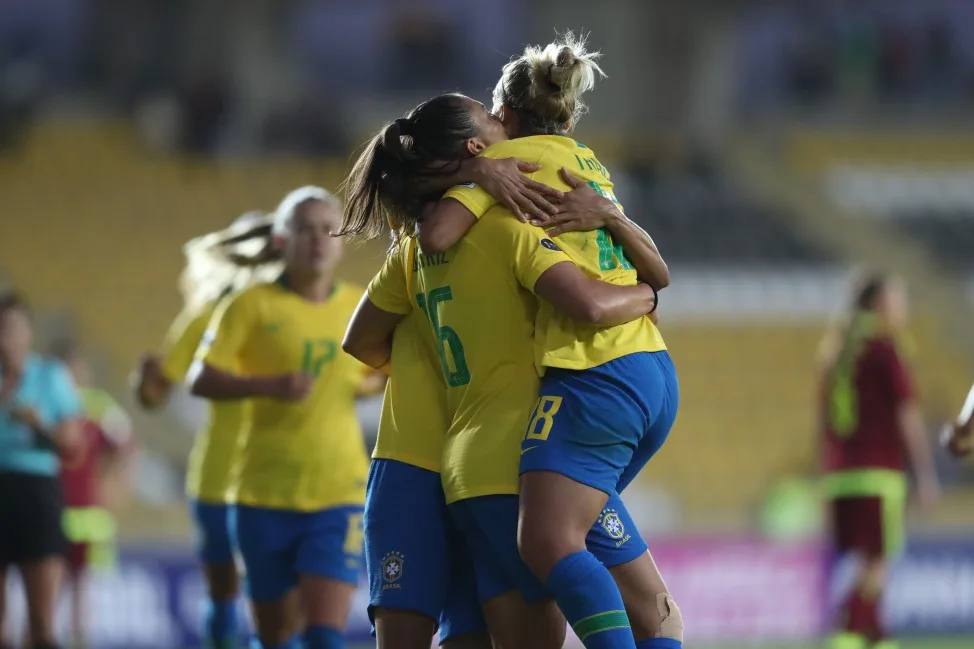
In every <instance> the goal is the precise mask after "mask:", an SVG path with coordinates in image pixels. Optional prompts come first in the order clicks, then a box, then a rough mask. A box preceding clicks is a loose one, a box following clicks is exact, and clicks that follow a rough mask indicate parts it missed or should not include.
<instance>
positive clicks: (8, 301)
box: [0, 289, 30, 315]
mask: <svg viewBox="0 0 974 649" xmlns="http://www.w3.org/2000/svg"><path fill="white" fill-rule="evenodd" d="M11 310H16V311H22V312H24V313H26V314H27V315H30V305H29V304H28V303H27V298H26V297H24V294H23V293H21V292H19V291H16V290H13V289H11V290H8V291H3V292H0V315H2V314H4V313H6V312H7V311H11Z"/></svg>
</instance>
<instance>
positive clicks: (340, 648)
mask: <svg viewBox="0 0 974 649" xmlns="http://www.w3.org/2000/svg"><path fill="white" fill-rule="evenodd" d="M304 646H305V649H345V635H344V634H343V633H342V632H341V631H339V630H338V629H333V628H331V627H330V626H309V627H308V628H307V629H305V630H304Z"/></svg>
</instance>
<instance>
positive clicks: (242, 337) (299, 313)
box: [200, 283, 368, 511]
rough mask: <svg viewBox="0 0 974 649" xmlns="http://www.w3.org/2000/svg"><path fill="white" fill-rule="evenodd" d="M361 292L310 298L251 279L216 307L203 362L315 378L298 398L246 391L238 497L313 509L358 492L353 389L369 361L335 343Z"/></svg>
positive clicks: (360, 464) (361, 472) (360, 470)
mask: <svg viewBox="0 0 974 649" xmlns="http://www.w3.org/2000/svg"><path fill="white" fill-rule="evenodd" d="M361 294H362V292H361V291H360V290H356V289H355V288H352V287H350V286H347V285H344V284H336V285H335V290H334V291H333V293H332V295H331V297H330V298H329V299H328V300H327V301H326V302H323V303H318V304H316V303H313V302H308V301H307V300H305V299H303V298H302V297H301V296H299V295H298V294H296V293H294V292H293V291H291V290H290V289H288V288H287V287H286V286H285V285H284V284H283V283H273V284H258V285H256V286H252V287H251V288H248V289H246V290H244V291H242V292H241V293H239V294H238V295H236V296H234V297H232V298H230V299H229V300H227V301H226V302H225V303H224V305H222V306H221V307H220V309H219V312H218V314H217V315H216V316H214V321H213V323H212V324H211V326H210V329H209V330H208V331H207V334H206V341H205V342H204V345H203V346H202V347H201V350H200V356H201V357H202V358H203V360H204V361H205V362H206V363H207V364H208V365H211V366H213V367H214V368H216V369H219V370H222V371H226V372H234V373H240V374H242V375H244V376H270V375H278V374H285V373H291V372H306V373H308V374H310V375H312V376H314V377H315V382H314V386H313V388H312V390H311V394H310V395H308V397H307V398H306V399H305V400H304V401H300V402H292V401H279V400H276V399H269V398H256V399H251V404H250V405H251V410H250V413H249V414H250V426H249V429H248V434H247V435H246V437H245V439H244V441H243V443H242V444H241V447H240V449H239V454H240V456H239V457H240V460H239V462H240V471H239V473H240V476H239V480H238V482H239V484H238V488H237V493H236V501H237V502H239V503H242V504H245V505H253V506H257V507H270V508H277V509H287V510H296V511H317V510H322V509H328V508H331V507H338V506H342V505H360V504H362V503H363V502H364V501H365V479H366V475H367V473H368V458H367V457H366V453H365V443H364V441H363V439H362V431H361V430H360V428H359V424H358V420H357V419H356V417H355V391H356V387H357V386H358V385H359V383H360V382H361V380H362V378H363V377H364V375H365V372H366V368H365V366H364V365H362V364H361V363H359V362H358V361H357V360H355V359H354V358H352V357H351V356H349V355H348V354H346V353H344V352H343V351H342V349H341V340H342V336H343V335H344V333H345V329H346V328H347V326H348V321H349V319H350V318H351V316H352V312H353V311H354V310H355V307H356V305H357V304H358V300H359V297H360V296H361Z"/></svg>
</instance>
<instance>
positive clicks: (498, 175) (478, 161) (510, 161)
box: [472, 157, 563, 223]
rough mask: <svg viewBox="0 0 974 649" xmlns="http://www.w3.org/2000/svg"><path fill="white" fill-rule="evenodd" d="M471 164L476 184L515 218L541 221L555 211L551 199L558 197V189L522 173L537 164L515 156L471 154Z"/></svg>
mask: <svg viewBox="0 0 974 649" xmlns="http://www.w3.org/2000/svg"><path fill="white" fill-rule="evenodd" d="M472 164H473V167H472V171H473V173H474V174H475V180H476V182H477V184H478V185H480V186H481V187H483V188H484V191H485V192H487V193H488V194H490V195H491V196H493V197H494V198H495V199H497V201H498V202H499V203H500V204H501V205H503V206H504V207H506V208H507V209H509V210H510V211H511V214H513V215H514V216H515V217H516V218H517V220H518V221H521V222H522V223H526V222H527V221H528V219H529V218H533V219H537V220H541V221H544V220H546V219H547V217H548V215H550V214H554V213H555V212H557V211H558V207H557V206H556V205H555V203H556V202H557V201H559V200H561V198H562V196H563V194H562V192H560V191H558V190H557V189H555V188H553V187H548V186H547V185H545V184H544V183H539V182H537V181H536V180H531V179H530V178H528V177H527V176H525V175H524V174H529V173H533V172H535V171H538V170H539V169H541V166H540V165H535V164H529V163H527V162H524V161H523V160H518V159H517V158H504V159H502V160H493V159H491V158H483V157H479V158H474V163H472Z"/></svg>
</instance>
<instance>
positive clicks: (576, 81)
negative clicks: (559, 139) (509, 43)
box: [524, 32, 605, 100]
mask: <svg viewBox="0 0 974 649" xmlns="http://www.w3.org/2000/svg"><path fill="white" fill-rule="evenodd" d="M524 54H525V58H527V59H528V60H529V61H531V65H532V67H533V69H534V73H535V74H536V75H539V76H540V77H541V79H542V80H543V81H544V82H546V83H548V84H550V85H551V86H553V87H554V88H557V89H558V90H560V91H561V94H562V95H563V96H564V97H565V99H567V100H578V98H579V97H581V96H582V95H583V94H585V93H586V92H588V91H589V90H592V89H593V88H595V77H596V75H601V76H605V73H604V72H603V71H602V68H600V67H599V64H598V63H597V62H596V61H597V60H598V58H599V57H600V56H602V54H601V53H600V52H589V51H588V50H586V49H585V40H584V38H581V37H579V38H576V37H575V35H574V34H572V33H571V32H567V33H566V34H564V35H563V36H562V37H561V38H560V39H559V40H558V41H556V42H554V43H549V44H548V45H546V46H545V48H544V49H543V50H540V51H539V50H538V49H537V48H528V49H527V50H525V52H524ZM536 87H540V84H538V86H536Z"/></svg>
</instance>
